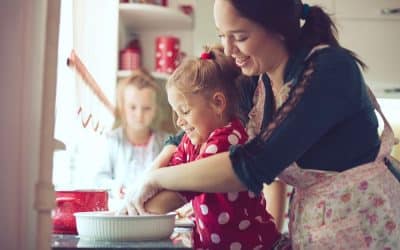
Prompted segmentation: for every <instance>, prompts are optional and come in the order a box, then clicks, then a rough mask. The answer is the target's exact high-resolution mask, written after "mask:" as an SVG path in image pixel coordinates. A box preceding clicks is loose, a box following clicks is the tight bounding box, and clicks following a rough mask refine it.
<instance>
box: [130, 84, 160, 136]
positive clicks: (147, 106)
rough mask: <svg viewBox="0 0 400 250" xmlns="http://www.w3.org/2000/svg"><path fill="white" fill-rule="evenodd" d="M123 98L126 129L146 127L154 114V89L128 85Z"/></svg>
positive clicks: (135, 129)
mask: <svg viewBox="0 0 400 250" xmlns="http://www.w3.org/2000/svg"><path fill="white" fill-rule="evenodd" d="M123 98H124V99H123V100H124V103H123V108H124V115H125V121H126V126H127V129H132V130H134V131H141V130H144V129H148V128H149V127H150V124H151V123H152V121H153V120H154V117H155V115H156V109H157V102H156V93H155V91H154V90H153V89H151V88H142V89H138V88H137V87H135V86H131V85H130V86H127V87H126V88H125V92H124V96H123Z"/></svg>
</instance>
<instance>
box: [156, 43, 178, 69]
mask: <svg viewBox="0 0 400 250" xmlns="http://www.w3.org/2000/svg"><path fill="white" fill-rule="evenodd" d="M155 62H156V63H155V70H156V71H157V72H163V73H168V74H170V73H172V72H173V71H174V70H175V69H176V67H177V66H178V65H179V62H180V40H179V38H177V37H174V36H159V37H157V38H156V60H155Z"/></svg>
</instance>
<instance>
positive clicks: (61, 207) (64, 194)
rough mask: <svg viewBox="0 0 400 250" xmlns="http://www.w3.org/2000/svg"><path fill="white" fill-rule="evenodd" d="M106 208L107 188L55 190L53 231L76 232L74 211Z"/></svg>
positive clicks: (102, 209) (61, 232) (59, 232)
mask: <svg viewBox="0 0 400 250" xmlns="http://www.w3.org/2000/svg"><path fill="white" fill-rule="evenodd" d="M107 210H108V192H107V190H104V189H101V190H100V189H91V190H68V191H64V190H63V191H56V208H55V209H54V210H53V213H52V219H53V233H56V234H77V230H76V221H75V216H74V213H76V212H89V211H107Z"/></svg>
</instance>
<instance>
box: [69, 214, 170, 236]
mask: <svg viewBox="0 0 400 250" xmlns="http://www.w3.org/2000/svg"><path fill="white" fill-rule="evenodd" d="M74 215H75V217H76V223H77V229H78V234H79V237H80V238H82V239H90V240H107V241H137V240H139V241H141V240H162V239H166V238H168V237H169V236H170V235H171V234H172V232H173V229H174V225H175V213H168V214H165V215H138V216H128V215H115V213H114V212H110V211H107V212H79V213H75V214H74Z"/></svg>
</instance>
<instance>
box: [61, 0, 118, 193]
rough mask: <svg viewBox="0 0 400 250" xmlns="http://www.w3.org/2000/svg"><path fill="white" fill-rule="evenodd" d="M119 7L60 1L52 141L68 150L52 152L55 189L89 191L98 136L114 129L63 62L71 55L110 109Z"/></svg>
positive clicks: (90, 1) (110, 117)
mask: <svg viewBox="0 0 400 250" xmlns="http://www.w3.org/2000/svg"><path fill="white" fill-rule="evenodd" d="M118 3H119V2H118V1H117V0H113V1H102V2H101V3H99V1H96V0H84V1H82V0H74V1H69V0H64V1H62V7H61V20H60V40H59V52H58V56H59V58H58V80H57V99H56V109H57V110H56V126H55V137H56V138H57V139H59V140H60V141H62V142H64V143H65V144H66V151H59V152H56V153H55V156H54V171H53V183H54V184H55V185H56V187H60V186H69V187H70V186H75V187H80V188H84V187H87V186H90V185H91V182H90V178H91V176H90V173H91V172H92V170H91V166H94V165H95V164H94V162H93V161H94V160H96V157H94V156H95V155H96V145H97V144H98V140H99V139H100V138H99V137H100V136H101V135H100V134H101V133H102V132H106V131H108V130H110V128H111V126H112V123H113V119H114V117H113V115H112V113H111V112H110V111H109V110H108V109H107V108H106V107H105V106H104V105H103V104H102V103H101V102H100V101H99V99H98V98H97V96H96V95H95V94H94V93H93V92H92V91H91V90H90V89H89V88H88V86H87V85H86V84H85V83H84V81H83V80H82V78H81V77H80V76H79V75H78V74H77V73H75V71H74V70H73V69H71V68H69V67H67V65H66V61H67V58H68V57H69V56H70V52H71V51H72V49H74V50H75V51H76V53H77V55H78V56H79V57H80V59H81V60H82V62H83V63H84V64H85V66H86V68H87V69H88V71H89V72H90V73H91V75H92V76H93V77H94V79H95V80H96V81H97V83H98V85H99V87H100V88H101V89H102V91H103V93H104V94H105V95H106V97H107V99H108V100H110V101H111V102H112V103H114V100H115V86H116V70H117V50H118V47H117V41H118V37H117V36H118V33H117V32H118ZM76 176H83V177H87V178H79V179H78V178H75V177H76Z"/></svg>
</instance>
